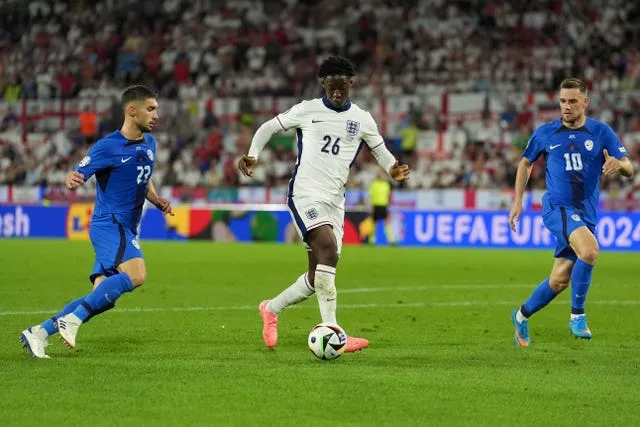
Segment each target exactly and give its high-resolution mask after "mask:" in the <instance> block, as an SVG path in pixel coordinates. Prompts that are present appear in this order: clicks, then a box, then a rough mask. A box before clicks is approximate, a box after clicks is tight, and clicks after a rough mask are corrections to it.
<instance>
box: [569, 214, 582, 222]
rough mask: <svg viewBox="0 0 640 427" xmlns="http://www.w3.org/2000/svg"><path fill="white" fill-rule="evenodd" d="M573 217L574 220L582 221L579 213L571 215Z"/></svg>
mask: <svg viewBox="0 0 640 427" xmlns="http://www.w3.org/2000/svg"><path fill="white" fill-rule="evenodd" d="M571 219H572V220H574V221H580V217H579V216H578V214H573V215H571Z"/></svg>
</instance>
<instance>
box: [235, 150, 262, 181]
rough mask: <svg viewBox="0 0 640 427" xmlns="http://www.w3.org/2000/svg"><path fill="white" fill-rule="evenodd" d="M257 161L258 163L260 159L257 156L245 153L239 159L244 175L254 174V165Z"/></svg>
mask: <svg viewBox="0 0 640 427" xmlns="http://www.w3.org/2000/svg"><path fill="white" fill-rule="evenodd" d="M256 163H258V159H256V158H255V157H249V156H247V155H243V156H242V157H241V158H240V160H238V168H239V169H240V171H241V172H242V173H243V174H244V176H253V167H254V166H255V165H256Z"/></svg>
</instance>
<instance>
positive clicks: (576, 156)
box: [509, 78, 633, 347]
mask: <svg viewBox="0 0 640 427" xmlns="http://www.w3.org/2000/svg"><path fill="white" fill-rule="evenodd" d="M588 106H589V98H588V93H587V86H586V85H585V83H584V82H583V81H581V80H579V79H575V78H569V79H566V80H564V81H563V82H562V83H561V85H560V110H561V113H562V118H561V119H558V120H554V121H552V122H549V123H545V124H543V125H541V126H539V127H538V128H537V129H536V130H535V132H534V133H533V135H532V136H531V139H530V140H529V144H528V145H527V148H526V149H525V150H524V153H523V154H522V159H521V160H520V164H519V165H518V171H517V174H516V184H515V200H514V203H513V208H512V209H511V212H510V214H509V224H510V226H511V229H512V230H514V231H515V227H516V222H518V220H519V219H520V215H521V213H522V198H523V193H524V190H525V187H526V186H527V181H528V180H529V176H530V174H531V166H532V163H533V162H534V161H535V160H536V159H537V158H538V157H540V156H541V155H542V156H543V157H544V159H545V161H546V183H547V192H546V193H545V195H544V196H543V198H542V204H543V213H542V218H543V221H544V224H545V226H546V227H547V228H548V229H549V231H550V232H551V233H552V234H553V235H554V236H555V237H556V239H557V244H556V250H555V254H554V256H555V262H554V264H553V267H552V269H551V274H550V275H549V277H547V278H546V279H544V280H543V281H542V283H540V284H539V285H538V287H537V288H536V289H535V290H534V291H533V293H532V294H531V296H530V297H529V299H527V300H526V301H525V302H524V304H522V306H521V307H519V308H516V309H515V310H514V311H513V313H512V315H511V317H512V322H513V325H514V328H515V337H514V341H515V343H516V344H517V345H519V346H522V347H527V346H529V342H530V339H529V328H528V319H529V317H530V316H531V315H532V314H534V313H535V312H537V311H538V310H540V309H541V308H543V307H545V306H546V305H547V304H549V303H550V302H551V300H553V299H554V298H555V297H556V295H558V294H559V293H560V292H562V291H563V290H564V289H565V288H567V286H569V283H570V284H571V317H570V320H569V330H570V331H571V333H572V334H573V336H574V337H576V338H584V339H589V338H591V330H590V329H589V327H588V326H587V320H586V317H585V311H584V306H585V300H586V298H587V292H588V291H589V285H590V284H591V272H592V270H593V267H594V265H595V263H596V260H597V258H598V242H597V240H596V237H595V226H596V222H597V218H598V199H599V195H600V177H601V176H602V175H606V176H610V177H613V176H616V175H617V174H622V175H624V176H631V175H633V167H632V165H631V161H630V160H629V158H628V157H627V151H626V150H625V148H624V147H623V145H622V142H621V141H620V138H618V136H617V135H616V133H615V132H614V131H613V129H611V127H610V126H609V125H607V124H606V123H602V122H599V121H597V120H594V119H591V118H588V117H587V116H586V115H585V110H586V109H587V107H588Z"/></svg>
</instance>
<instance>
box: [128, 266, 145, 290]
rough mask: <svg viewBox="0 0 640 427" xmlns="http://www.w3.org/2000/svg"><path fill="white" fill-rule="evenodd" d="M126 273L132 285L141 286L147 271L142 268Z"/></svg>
mask: <svg viewBox="0 0 640 427" xmlns="http://www.w3.org/2000/svg"><path fill="white" fill-rule="evenodd" d="M127 274H128V275H129V279H131V283H133V286H135V287H136V288H137V287H138V286H142V285H143V284H144V282H145V281H146V280H147V272H146V271H144V270H140V271H134V272H130V273H127Z"/></svg>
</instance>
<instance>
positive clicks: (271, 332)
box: [258, 249, 317, 348]
mask: <svg viewBox="0 0 640 427" xmlns="http://www.w3.org/2000/svg"><path fill="white" fill-rule="evenodd" d="M307 255H308V258H309V271H313V270H311V266H312V265H313V266H314V267H313V268H314V269H315V264H317V261H316V260H315V257H314V256H313V252H311V250H310V249H309V250H307ZM312 281H313V278H311V279H310V278H309V274H308V273H307V272H305V273H303V274H301V275H300V276H299V277H298V278H297V279H296V281H295V282H293V284H291V285H290V286H289V287H288V288H286V289H285V290H284V291H282V292H280V293H279V294H278V295H277V296H275V297H274V298H273V299H271V300H264V301H262V302H261V303H260V305H259V306H258V309H259V312H260V317H262V339H263V340H264V343H265V344H266V345H267V347H269V348H272V347H275V345H276V344H277V343H278V315H279V314H280V313H281V312H282V311H283V310H284V309H285V308H287V307H289V306H291V305H294V304H297V303H299V302H301V301H304V300H306V299H307V298H309V297H310V296H311V295H313V292H314V289H313V285H312V283H313V282H312Z"/></svg>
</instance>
